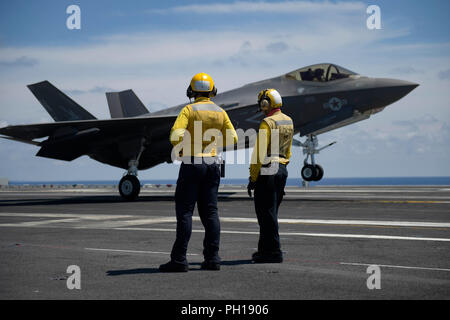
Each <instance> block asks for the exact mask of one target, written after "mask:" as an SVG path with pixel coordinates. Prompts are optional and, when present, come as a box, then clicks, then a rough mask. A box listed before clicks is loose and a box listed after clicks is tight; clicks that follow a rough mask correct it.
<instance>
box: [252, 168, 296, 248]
mask: <svg viewBox="0 0 450 320" xmlns="http://www.w3.org/2000/svg"><path fill="white" fill-rule="evenodd" d="M287 176H288V172H287V169H286V165H284V164H281V163H280V164H279V168H278V172H277V173H276V174H274V175H259V177H258V180H257V181H256V185H255V196H254V201H255V211H256V217H257V218H258V224H259V242H258V251H259V252H261V253H269V252H270V253H281V248H280V236H279V234H278V208H279V207H280V204H281V201H282V200H283V195H284V187H285V186H286V179H287Z"/></svg>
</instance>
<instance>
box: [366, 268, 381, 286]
mask: <svg viewBox="0 0 450 320" xmlns="http://www.w3.org/2000/svg"><path fill="white" fill-rule="evenodd" d="M366 273H368V274H370V276H369V278H367V281H366V285H367V289H369V290H373V289H381V269H380V266H377V265H375V264H373V265H370V266H368V267H367V270H366Z"/></svg>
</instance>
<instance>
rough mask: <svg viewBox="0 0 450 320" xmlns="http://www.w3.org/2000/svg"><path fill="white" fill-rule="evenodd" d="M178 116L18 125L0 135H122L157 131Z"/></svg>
mask: <svg viewBox="0 0 450 320" xmlns="http://www.w3.org/2000/svg"><path fill="white" fill-rule="evenodd" d="M175 119H176V116H175V115H174V116H151V117H142V118H119V119H105V120H81V121H61V122H51V123H39V124H28V125H17V126H8V127H3V128H0V134H3V135H5V136H9V137H13V138H16V139H22V140H28V141H30V140H34V139H38V138H43V137H47V136H49V137H52V136H55V134H56V136H65V135H70V134H75V133H77V132H78V133H79V132H83V131H86V130H89V129H93V128H96V129H98V130H99V131H106V130H108V131H111V130H113V131H115V132H116V134H120V133H121V131H123V130H131V131H136V130H141V129H142V128H144V129H156V128H160V127H166V126H167V125H168V124H169V123H170V124H173V122H174V121H175Z"/></svg>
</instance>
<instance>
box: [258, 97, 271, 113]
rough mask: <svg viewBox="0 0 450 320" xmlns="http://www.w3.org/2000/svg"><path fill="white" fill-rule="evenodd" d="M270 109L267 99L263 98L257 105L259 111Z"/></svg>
mask: <svg viewBox="0 0 450 320" xmlns="http://www.w3.org/2000/svg"><path fill="white" fill-rule="evenodd" d="M269 107H270V101H269V100H268V99H267V98H263V99H262V100H261V101H260V103H259V108H260V109H261V110H267V109H269Z"/></svg>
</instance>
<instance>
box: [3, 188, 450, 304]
mask: <svg viewBox="0 0 450 320" xmlns="http://www.w3.org/2000/svg"><path fill="white" fill-rule="evenodd" d="M174 191H175V186H174V185H145V186H143V188H142V190H141V194H140V196H139V199H138V200H136V201H132V202H127V201H124V200H122V198H121V197H120V195H119V194H118V192H117V189H116V188H115V187H113V186H84V185H83V186H81V185H73V186H53V185H52V186H45V187H43V186H39V187H37V186H9V187H2V188H0V260H1V262H2V263H1V269H0V299H164V300H171V299H194V300H195V299H220V300H228V299H238V300H239V299H275V300H278V299H289V300H297V299H450V186H404V187H403V186H376V187H375V186H361V187H357V186H355V187H342V186H326V187H325V186H323V187H309V188H299V187H287V188H286V196H285V200H284V201H283V203H282V204H281V207H280V210H279V231H280V237H281V245H282V250H283V252H284V262H283V263H281V264H270V263H269V264H254V263H252V262H251V255H252V253H253V252H255V251H256V246H257V241H258V234H259V228H258V223H257V220H256V216H255V213H254V206H253V201H252V199H250V198H249V197H248V195H247V190H246V187H245V186H230V185H223V186H221V188H220V191H219V215H220V219H221V247H220V256H221V259H222V268H221V270H220V271H204V270H200V263H201V262H202V261H203V256H202V249H203V248H202V240H203V236H204V231H203V226H202V225H201V222H200V219H199V217H198V213H197V212H194V216H193V233H192V237H191V240H190V243H189V249H188V262H189V272H187V273H173V274H166V273H160V272H159V271H158V267H159V265H160V264H163V263H165V262H167V261H169V259H170V251H171V246H172V244H173V241H174V239H175V228H176V219H175V203H174V199H173V196H174ZM73 265H75V266H78V267H79V270H80V274H81V280H80V283H81V287H80V289H73V290H70V289H69V288H68V286H67V283H68V280H69V277H70V276H71V273H68V272H67V269H68V267H69V266H73ZM373 266H377V267H378V268H379V270H380V273H379V282H378V286H379V288H377V287H373V283H375V282H373V281H372V280H373V278H370V277H371V276H373V274H372V273H371V270H373V269H371V267H373Z"/></svg>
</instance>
